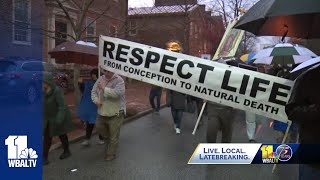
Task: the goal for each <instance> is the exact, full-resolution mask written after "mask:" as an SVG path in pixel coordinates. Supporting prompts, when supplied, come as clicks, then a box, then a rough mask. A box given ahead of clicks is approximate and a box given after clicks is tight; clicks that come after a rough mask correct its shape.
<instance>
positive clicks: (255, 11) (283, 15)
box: [234, 0, 320, 39]
mask: <svg viewBox="0 0 320 180" xmlns="http://www.w3.org/2000/svg"><path fill="white" fill-rule="evenodd" d="M234 28H236V29H242V30H246V31H249V32H252V33H253V34H255V35H260V36H289V37H299V38H305V39H308V38H320V33H319V32H320V1H319V0H260V1H259V2H257V3H256V4H255V5H253V6H252V7H251V8H250V9H249V10H248V11H247V12H246V13H245V14H244V15H243V16H242V17H241V18H240V19H239V21H238V22H237V23H236V24H235V26H234Z"/></svg>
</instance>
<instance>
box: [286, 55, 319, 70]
mask: <svg viewBox="0 0 320 180" xmlns="http://www.w3.org/2000/svg"><path fill="white" fill-rule="evenodd" d="M319 63H320V57H316V58H313V59H310V60H308V61H305V62H303V63H301V64H299V66H297V67H296V68H294V69H293V70H292V71H290V72H291V73H294V72H297V71H300V70H302V69H305V68H311V67H313V66H315V65H317V64H319Z"/></svg>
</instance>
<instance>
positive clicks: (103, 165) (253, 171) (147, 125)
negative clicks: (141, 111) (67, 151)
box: [43, 108, 298, 180]
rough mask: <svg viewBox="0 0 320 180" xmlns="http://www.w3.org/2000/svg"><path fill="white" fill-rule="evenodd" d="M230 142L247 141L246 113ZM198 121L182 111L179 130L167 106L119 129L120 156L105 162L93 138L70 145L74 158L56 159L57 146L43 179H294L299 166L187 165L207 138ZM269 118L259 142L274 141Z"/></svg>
mask: <svg viewBox="0 0 320 180" xmlns="http://www.w3.org/2000/svg"><path fill="white" fill-rule="evenodd" d="M234 120H235V123H234V134H233V140H232V142H234V143H247V142H248V140H247V136H246V126H245V120H244V113H243V112H240V111H237V112H236V113H235V119H234ZM195 122H196V116H195V115H194V114H189V113H184V117H183V121H182V129H181V134H180V135H176V134H175V132H174V129H173V123H172V118H171V114H170V109H169V108H165V109H162V110H161V112H160V116H157V115H152V114H150V115H147V116H144V117H142V118H140V119H137V120H135V121H133V122H131V123H129V124H125V125H124V126H123V127H122V129H121V136H120V146H119V156H118V158H117V159H115V160H113V161H111V162H106V161H104V159H103V157H104V146H103V145H97V137H93V139H92V140H93V141H92V145H91V146H90V147H87V148H83V147H81V145H80V143H81V142H78V143H75V144H72V145H71V151H72V153H73V155H72V157H71V158H69V159H66V160H59V159H58V157H59V155H60V153H61V151H62V150H61V149H58V150H54V151H53V152H51V153H50V155H49V160H50V164H49V165H48V166H44V168H43V179H44V180H102V179H110V180H131V179H137V180H144V179H145V180H151V179H152V180H163V179H166V180H174V179H183V180H189V179H190V180H198V179H199V180H211V179H215V180H219V179H221V180H256V179H261V180H268V179H272V180H278V179H279V180H280V179H288V180H296V179H297V178H296V177H297V172H298V171H297V170H298V169H297V165H282V166H279V165H278V166H277V169H276V172H275V173H274V174H272V173H271V169H272V167H273V165H264V164H261V165H188V164H187V163H188V160H189V158H190V156H191V155H192V153H193V151H194V150H195V148H196V146H197V144H198V143H201V142H203V143H204V142H206V140H205V133H206V118H205V119H204V122H205V123H204V124H203V125H202V126H200V127H199V130H198V131H197V133H196V135H195V136H193V135H192V134H191V133H192V130H193V127H194V124H195ZM273 132H274V131H273V129H272V128H270V127H269V121H265V122H263V123H262V128H261V130H260V132H259V134H258V136H257V141H258V142H264V143H272V142H275V140H274V134H273Z"/></svg>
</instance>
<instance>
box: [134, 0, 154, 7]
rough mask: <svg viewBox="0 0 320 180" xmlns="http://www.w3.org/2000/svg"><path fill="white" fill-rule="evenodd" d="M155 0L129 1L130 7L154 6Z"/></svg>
mask: <svg viewBox="0 0 320 180" xmlns="http://www.w3.org/2000/svg"><path fill="white" fill-rule="evenodd" d="M153 4H154V0H129V7H148V6H153Z"/></svg>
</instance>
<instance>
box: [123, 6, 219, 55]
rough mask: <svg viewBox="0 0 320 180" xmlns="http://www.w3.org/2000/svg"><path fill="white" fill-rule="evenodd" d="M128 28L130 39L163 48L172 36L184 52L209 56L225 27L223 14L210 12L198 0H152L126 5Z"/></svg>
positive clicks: (217, 43) (216, 46)
mask: <svg viewBox="0 0 320 180" xmlns="http://www.w3.org/2000/svg"><path fill="white" fill-rule="evenodd" d="M128 30H129V31H128V34H127V39H128V40H131V41H135V42H139V43H143V44H147V45H151V46H155V47H159V48H165V44H166V42H168V41H169V40H173V39H174V40H178V41H180V42H181V43H182V44H183V47H184V53H186V54H190V55H193V56H197V57H200V56H201V55H202V54H210V55H211V57H212V55H213V54H214V53H215V51H216V49H217V48H218V46H219V43H220V40H221V38H222V36H223V33H224V31H225V28H224V25H223V21H222V18H221V17H220V16H211V13H210V12H208V11H206V10H205V5H199V4H197V0H155V6H154V7H143V8H131V9H129V12H128Z"/></svg>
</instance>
